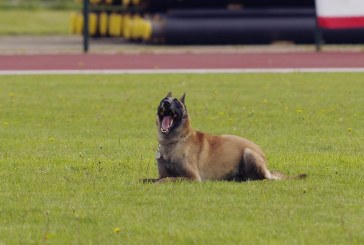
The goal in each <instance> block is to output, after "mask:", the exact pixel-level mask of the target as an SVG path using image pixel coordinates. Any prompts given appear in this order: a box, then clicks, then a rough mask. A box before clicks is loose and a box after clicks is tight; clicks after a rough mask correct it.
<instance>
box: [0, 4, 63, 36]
mask: <svg viewBox="0 0 364 245" xmlns="http://www.w3.org/2000/svg"><path fill="white" fill-rule="evenodd" d="M69 26H70V11H65V10H32V11H29V10H14V9H7V10H5V9H2V10H1V9H0V35H68V34H70V27H69Z"/></svg>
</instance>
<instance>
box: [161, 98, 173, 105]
mask: <svg viewBox="0 0 364 245" xmlns="http://www.w3.org/2000/svg"><path fill="white" fill-rule="evenodd" d="M171 105H172V102H171V101H170V100H169V99H165V100H163V106H171Z"/></svg>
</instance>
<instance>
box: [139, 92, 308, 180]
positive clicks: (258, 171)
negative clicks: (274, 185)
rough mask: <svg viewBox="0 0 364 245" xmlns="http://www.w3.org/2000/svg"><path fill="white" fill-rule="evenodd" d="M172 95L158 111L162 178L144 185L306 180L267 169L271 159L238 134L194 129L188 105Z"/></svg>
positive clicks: (159, 159)
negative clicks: (218, 133)
mask: <svg viewBox="0 0 364 245" xmlns="http://www.w3.org/2000/svg"><path fill="white" fill-rule="evenodd" d="M185 97H186V94H183V95H182V97H181V98H180V99H177V98H173V97H172V93H171V92H169V93H168V94H167V96H166V97H165V98H163V99H162V100H161V102H160V103H159V106H158V109H157V118H156V126H157V134H158V142H159V147H158V151H157V152H156V161H157V164H158V172H159V178H158V179H144V180H143V182H157V183H163V182H174V181H181V180H190V181H198V182H200V181H206V180H212V181H214V180H225V181H248V180H263V179H267V180H281V179H291V178H304V177H306V174H301V175H298V176H295V177H289V176H286V175H284V174H281V173H279V172H271V171H269V170H268V168H267V160H266V157H265V155H264V153H263V151H262V150H261V149H260V147H259V146H258V145H257V144H255V143H253V142H251V141H249V140H247V139H244V138H241V137H238V136H234V135H220V136H216V135H211V134H208V133H203V132H200V131H196V130H194V129H192V127H191V118H190V116H189V115H188V112H187V107H186V104H185Z"/></svg>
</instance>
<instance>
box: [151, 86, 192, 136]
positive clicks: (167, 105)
mask: <svg viewBox="0 0 364 245" xmlns="http://www.w3.org/2000/svg"><path fill="white" fill-rule="evenodd" d="M185 96H186V94H183V95H182V97H181V98H180V99H177V98H173V97H172V93H171V92H169V93H168V94H167V96H166V97H165V98H164V99H162V100H161V102H160V103H159V106H158V109H157V127H158V131H159V132H160V133H162V134H164V135H168V134H171V133H172V132H176V131H178V129H179V128H181V125H183V122H184V121H185V120H186V119H187V118H188V114H187V108H186V106H185Z"/></svg>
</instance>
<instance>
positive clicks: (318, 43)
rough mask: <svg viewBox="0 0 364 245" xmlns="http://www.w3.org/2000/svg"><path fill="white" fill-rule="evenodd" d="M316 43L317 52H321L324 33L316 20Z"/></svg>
mask: <svg viewBox="0 0 364 245" xmlns="http://www.w3.org/2000/svg"><path fill="white" fill-rule="evenodd" d="M315 43H316V51H317V52H320V51H321V44H322V33H321V28H320V27H319V25H318V24H317V20H316V28H315Z"/></svg>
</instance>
